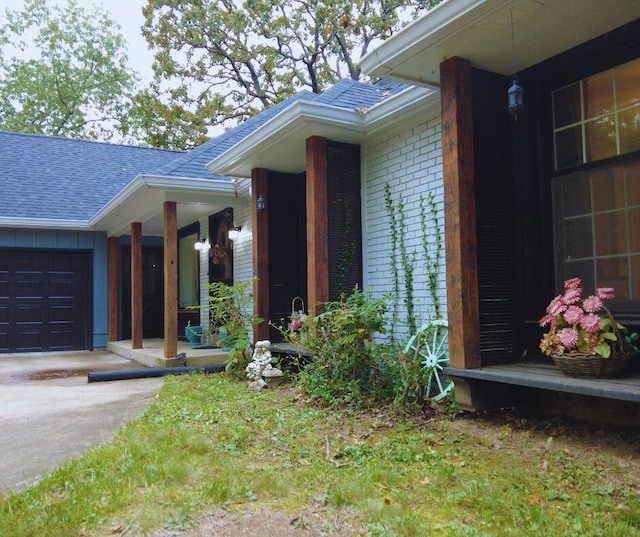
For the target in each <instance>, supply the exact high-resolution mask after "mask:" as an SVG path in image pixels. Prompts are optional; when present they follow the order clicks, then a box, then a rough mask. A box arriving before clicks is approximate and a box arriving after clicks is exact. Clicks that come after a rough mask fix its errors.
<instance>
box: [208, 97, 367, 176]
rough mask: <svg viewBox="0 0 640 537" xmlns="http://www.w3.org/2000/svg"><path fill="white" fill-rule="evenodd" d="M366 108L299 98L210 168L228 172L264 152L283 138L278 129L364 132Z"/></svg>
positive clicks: (215, 160) (223, 154)
mask: <svg viewBox="0 0 640 537" xmlns="http://www.w3.org/2000/svg"><path fill="white" fill-rule="evenodd" d="M364 113H365V112H364V111H357V110H347V109H345V108H341V107H339V106H331V105H327V104H319V103H314V102H309V101H297V102H295V103H293V104H292V105H291V106H289V107H288V108H285V109H284V110H283V111H282V112H280V113H279V114H278V115H276V116H274V117H273V119H271V120H269V121H268V122H266V123H265V124H264V125H261V126H260V127H259V128H257V129H256V130H255V131H253V132H252V133H251V134H250V135H249V136H247V137H246V138H244V139H243V140H242V141H241V142H239V143H237V144H236V145H234V146H233V147H231V148H230V149H228V150H227V151H225V152H224V153H222V154H221V155H219V156H218V157H216V158H215V159H213V160H212V161H211V162H209V164H207V168H208V170H209V171H210V172H211V173H219V174H223V175H225V174H226V173H227V172H226V171H225V170H229V169H233V168H234V167H236V166H237V165H238V164H239V163H241V162H242V161H243V160H245V159H247V157H248V155H250V154H252V153H264V152H266V151H268V150H269V148H270V147H272V146H273V145H276V144H278V143H279V141H280V136H279V133H281V132H282V131H284V130H286V133H287V135H288V136H291V135H292V134H295V133H297V132H303V131H305V130H308V129H309V127H310V126H312V125H316V126H317V125H322V126H329V127H335V128H340V129H343V130H345V129H346V130H351V131H353V132H354V133H357V134H358V135H361V136H364V121H363V115H364Z"/></svg>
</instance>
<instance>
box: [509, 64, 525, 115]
mask: <svg viewBox="0 0 640 537" xmlns="http://www.w3.org/2000/svg"><path fill="white" fill-rule="evenodd" d="M507 107H508V110H509V113H510V114H511V115H512V116H513V119H515V120H516V121H518V116H519V115H520V114H522V111H523V110H524V91H523V89H522V87H521V86H520V85H519V84H518V77H517V76H515V75H514V77H513V78H512V79H511V87H510V88H509V91H508V92H507Z"/></svg>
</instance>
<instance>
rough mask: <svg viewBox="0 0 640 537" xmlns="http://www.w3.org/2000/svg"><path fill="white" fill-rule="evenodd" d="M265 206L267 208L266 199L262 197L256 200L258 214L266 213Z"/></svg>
mask: <svg viewBox="0 0 640 537" xmlns="http://www.w3.org/2000/svg"><path fill="white" fill-rule="evenodd" d="M265 206H266V203H265V201H264V198H263V197H262V196H260V197H259V198H258V199H257V200H256V210H257V211H258V214H262V213H263V212H264V209H265Z"/></svg>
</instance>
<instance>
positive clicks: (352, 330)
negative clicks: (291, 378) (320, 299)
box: [299, 288, 391, 406]
mask: <svg viewBox="0 0 640 537" xmlns="http://www.w3.org/2000/svg"><path fill="white" fill-rule="evenodd" d="M385 312H386V304H385V301H384V299H374V298H372V297H371V296H370V294H366V293H363V292H362V291H360V290H359V289H357V288H356V289H354V290H353V292H352V293H351V294H350V295H348V296H343V298H342V299H341V300H338V301H335V302H329V303H328V304H326V306H325V311H324V312H323V313H321V314H320V315H317V316H315V317H308V318H307V319H306V321H305V323H304V324H303V327H302V329H301V333H300V337H301V339H302V341H303V344H304V347H305V348H306V349H307V350H309V351H311V352H312V353H314V354H315V358H314V360H313V361H312V363H311V364H309V365H308V366H307V367H306V368H305V369H304V370H303V371H302V372H301V374H300V376H299V381H300V386H301V388H302V389H303V390H305V391H307V392H308V393H309V394H310V395H311V396H312V397H314V398H315V399H317V400H318V401H320V402H322V403H324V404H341V403H350V404H353V405H355V406H360V405H365V404H367V403H369V402H371V401H375V400H383V399H385V398H389V397H390V396H391V380H390V377H389V370H388V367H387V358H386V357H387V356H388V352H389V347H388V346H386V345H382V344H379V343H376V342H375V341H374V339H373V335H374V333H384V331H385V328H384V324H385V319H384V315H385Z"/></svg>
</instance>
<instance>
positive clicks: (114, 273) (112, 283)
mask: <svg viewBox="0 0 640 537" xmlns="http://www.w3.org/2000/svg"><path fill="white" fill-rule="evenodd" d="M107 256H108V258H109V259H108V267H109V268H108V271H109V272H108V278H109V283H108V288H109V296H108V300H109V305H108V316H109V329H108V330H109V332H108V334H107V341H117V340H118V237H109V238H108V239H107Z"/></svg>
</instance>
